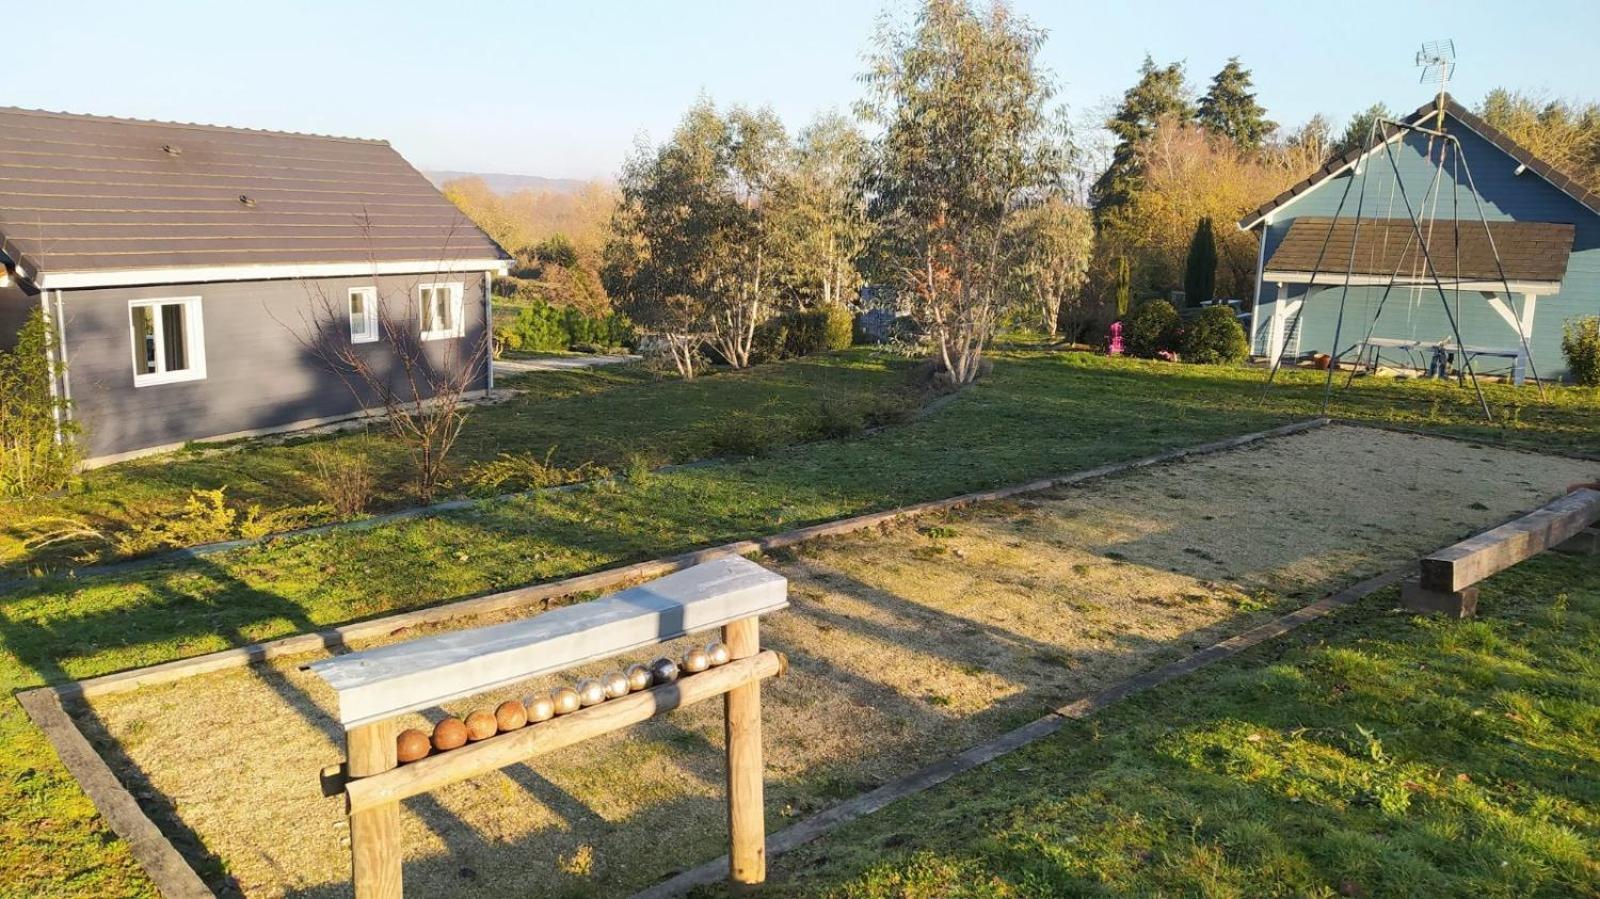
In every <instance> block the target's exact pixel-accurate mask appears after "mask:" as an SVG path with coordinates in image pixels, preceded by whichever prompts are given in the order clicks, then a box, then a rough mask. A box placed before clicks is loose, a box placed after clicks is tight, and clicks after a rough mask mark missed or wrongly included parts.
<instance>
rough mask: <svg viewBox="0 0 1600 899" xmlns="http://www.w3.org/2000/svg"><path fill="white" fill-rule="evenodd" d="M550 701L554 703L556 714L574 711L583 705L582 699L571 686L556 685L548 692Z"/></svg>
mask: <svg viewBox="0 0 1600 899" xmlns="http://www.w3.org/2000/svg"><path fill="white" fill-rule="evenodd" d="M550 701H551V702H552V703H554V704H555V712H556V714H557V715H565V714H568V713H569V712H576V711H577V710H578V709H579V708H581V707H582V706H583V699H582V698H581V697H579V696H578V691H577V690H574V689H572V688H571V687H557V688H556V689H555V690H554V691H553V692H552V693H551V694H550Z"/></svg>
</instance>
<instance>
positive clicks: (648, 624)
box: [310, 556, 789, 728]
mask: <svg viewBox="0 0 1600 899" xmlns="http://www.w3.org/2000/svg"><path fill="white" fill-rule="evenodd" d="M788 604H789V581H788V579H787V578H784V577H783V576H782V575H778V574H774V573H773V572H771V571H768V570H767V569H765V568H763V567H761V566H760V565H757V564H756V563H754V562H751V561H750V560H748V559H745V558H742V557H739V556H732V557H729V558H725V559H716V560H713V561H711V562H706V563H704V564H701V565H696V566H694V567H692V568H688V569H685V570H683V571H679V572H676V573H674V574H669V575H667V576H665V577H662V578H659V579H657V580H654V581H651V582H650V583H648V584H644V585H641V586H638V587H632V588H629V589H627V590H623V591H621V592H618V593H614V594H612V595H610V596H608V597H605V598H602V599H597V600H593V601H591V602H585V603H578V604H577V605H571V606H566V607H564V608H560V609H555V610H553V611H550V612H545V613H543V614H541V615H536V616H534V617H532V618H527V619H524V620H521V621H513V622H510V623H507V624H498V625H493V626H491V627H483V628H474V629H471V630H464V631H457V632H455V633H449V634H439V635H437V636H433V637H424V638H422V639H419V640H410V641H407V642H405V643H396V644H392V645H390V646H383V647H379V648H377V649H371V650H367V651H364V652H356V653H351V654H349V655H343V656H337V657H335V658H331V659H326V660H323V661H320V662H315V663H313V664H312V665H311V666H310V669H311V671H313V672H314V673H316V674H317V675H318V676H320V677H321V678H322V679H323V680H324V681H326V682H327V683H328V685H329V686H331V687H333V689H334V690H335V691H336V692H337V693H338V695H339V721H340V723H341V724H343V725H344V726H345V727H347V728H348V727H354V726H357V725H361V724H368V723H371V722H373V721H380V720H383V719H385V718H390V717H393V716H395V715H399V714H402V713H404V712H411V711H416V710H418V709H425V708H430V707H432V706H436V705H439V704H440V703H443V702H448V701H450V700H452V699H459V698H461V697H463V696H471V695H473V694H475V693H481V692H483V691H485V690H492V689H494V688H496V687H499V686H503V685H505V684H511V683H516V682H517V681H522V680H527V679H528V678H533V677H539V676H541V675H546V674H553V673H555V672H558V671H562V670H565V669H567V668H571V667H573V666H575V665H581V664H584V663H586V662H591V661H595V660H598V659H603V658H607V657H610V656H614V655H618V654H620V653H625V652H629V651H634V650H639V649H643V648H645V647H648V646H653V645H655V644H657V643H661V642H664V641H667V640H673V639H676V638H678V637H682V636H686V635H688V634H693V633H697V632H699V631H705V630H709V629H711V628H715V627H720V626H722V625H724V624H727V623H729V622H732V621H738V620H740V619H743V618H750V617H752V616H755V615H762V614H766V613H768V612H775V611H777V610H779V609H782V608H785V607H787V606H788Z"/></svg>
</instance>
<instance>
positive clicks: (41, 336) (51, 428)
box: [0, 309, 78, 496]
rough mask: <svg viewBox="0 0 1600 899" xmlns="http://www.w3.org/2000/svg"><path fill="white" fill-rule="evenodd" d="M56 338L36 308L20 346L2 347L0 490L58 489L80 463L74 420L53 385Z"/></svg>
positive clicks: (19, 339) (33, 492) (16, 493)
mask: <svg viewBox="0 0 1600 899" xmlns="http://www.w3.org/2000/svg"><path fill="white" fill-rule="evenodd" d="M53 342H54V336H53V329H52V328H51V327H50V325H49V324H48V323H47V322H46V321H45V320H44V316H43V315H42V314H41V313H40V312H39V311H38V310H37V309H36V310H34V311H33V313H32V314H30V315H29V316H28V320H27V322H26V323H25V324H24V325H23V326H22V330H21V331H20V332H18V334H17V345H16V347H15V348H14V349H12V350H11V351H10V352H0V496H35V495H38V494H41V493H47V492H49V491H51V490H59V489H61V488H62V487H63V486H65V485H66V483H67V480H68V479H69V478H71V477H72V471H73V469H74V468H75V467H76V466H77V463H78V453H77V449H76V446H75V445H74V443H73V440H72V438H73V437H74V436H75V435H76V433H77V429H76V426H75V425H74V424H73V423H72V422H71V421H70V420H67V418H66V411H67V404H66V403H65V402H64V401H63V400H61V399H60V398H58V397H57V396H55V395H54V394H53V393H52V392H51V390H50V361H49V356H48V355H46V353H47V349H46V348H47V347H50V346H52V345H53ZM58 438H59V439H58Z"/></svg>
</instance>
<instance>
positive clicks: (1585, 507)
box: [1422, 489, 1600, 594]
mask: <svg viewBox="0 0 1600 899" xmlns="http://www.w3.org/2000/svg"><path fill="white" fill-rule="evenodd" d="M1596 521H1600V490H1588V489H1578V490H1574V491H1572V492H1571V493H1569V494H1567V495H1566V496H1563V497H1561V498H1560V499H1558V500H1555V501H1554V502H1550V503H1547V504H1546V505H1545V506H1544V507H1543V508H1541V509H1536V510H1534V511H1532V512H1529V513H1528V514H1527V515H1524V516H1522V517H1521V518H1518V519H1516V520H1514V521H1510V522H1507V523H1506V524H1503V525H1501V526H1499V527H1497V528H1493V529H1491V530H1487V531H1484V532H1483V533H1481V534H1479V535H1477V536H1475V537H1469V538H1467V539H1466V540H1463V541H1461V542H1460V543H1457V544H1455V545H1454V546H1450V547H1446V548H1445V549H1442V550H1439V551H1438V552H1435V553H1432V554H1430V555H1427V556H1424V557H1423V559H1422V588H1423V589H1424V590H1427V591H1430V592H1432V593H1444V594H1453V593H1460V592H1461V591H1463V590H1465V589H1467V588H1468V587H1471V586H1472V585H1473V584H1476V583H1478V582H1479V581H1481V580H1483V579H1485V578H1487V577H1489V576H1490V575H1493V574H1496V573H1498V572H1501V571H1504V570H1506V569H1507V568H1510V567H1511V566H1513V565H1515V564H1517V563H1518V562H1521V561H1523V560H1524V559H1529V558H1532V557H1533V556H1536V555H1538V554H1539V553H1542V552H1544V551H1545V550H1547V549H1553V548H1554V547H1556V546H1557V545H1559V544H1561V543H1565V542H1566V541H1568V540H1570V539H1572V538H1573V537H1576V536H1577V535H1578V534H1581V533H1583V531H1584V529H1586V528H1588V527H1589V525H1591V524H1594V523H1595V522H1596Z"/></svg>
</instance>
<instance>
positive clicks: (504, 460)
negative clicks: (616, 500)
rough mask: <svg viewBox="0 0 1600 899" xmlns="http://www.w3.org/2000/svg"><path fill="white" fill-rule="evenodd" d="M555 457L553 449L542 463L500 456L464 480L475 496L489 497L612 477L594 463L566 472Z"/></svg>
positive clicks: (535, 458) (511, 455)
mask: <svg viewBox="0 0 1600 899" xmlns="http://www.w3.org/2000/svg"><path fill="white" fill-rule="evenodd" d="M555 456H556V448H555V447H553V446H552V447H550V451H549V452H547V453H545V454H544V458H542V459H541V458H540V457H538V456H535V455H534V454H532V453H501V454H500V455H498V456H496V457H495V458H494V459H492V460H490V461H488V462H479V463H478V464H476V465H474V466H472V467H471V468H469V469H467V473H466V476H465V477H464V478H463V480H464V481H465V482H466V484H467V487H468V489H469V491H470V492H471V493H472V494H473V495H474V496H483V497H489V496H499V495H501V494H504V493H521V492H523V491H526V490H543V489H546V488H548V487H559V486H561V485H563V484H576V483H578V482H579V481H593V480H598V479H600V478H607V477H610V476H611V471H610V470H609V469H607V468H605V467H604V466H600V465H596V464H594V463H593V462H585V463H583V464H582V465H579V466H578V467H577V468H564V467H562V466H561V465H558V464H556V461H555Z"/></svg>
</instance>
